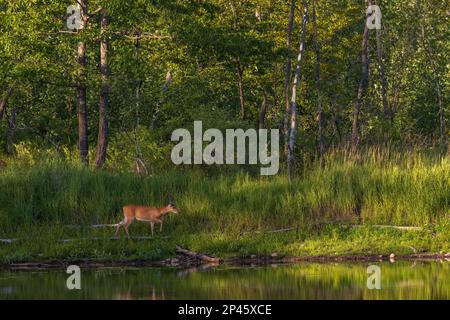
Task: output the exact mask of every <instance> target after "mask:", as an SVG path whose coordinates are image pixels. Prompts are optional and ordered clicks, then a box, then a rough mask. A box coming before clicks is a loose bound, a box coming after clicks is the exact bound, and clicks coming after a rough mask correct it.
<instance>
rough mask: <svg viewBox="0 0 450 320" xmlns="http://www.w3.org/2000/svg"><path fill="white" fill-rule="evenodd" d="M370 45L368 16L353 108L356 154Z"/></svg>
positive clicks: (353, 137)
mask: <svg viewBox="0 0 450 320" xmlns="http://www.w3.org/2000/svg"><path fill="white" fill-rule="evenodd" d="M371 4H372V0H367V5H368V6H370V5H371ZM368 45H369V28H368V27H367V15H366V18H365V19H364V33H363V39H362V52H361V76H360V79H359V84H358V92H357V95H356V101H355V104H354V108H353V122H352V136H351V148H352V151H353V152H356V150H357V148H358V145H359V139H360V138H359V129H360V119H359V116H360V112H361V104H362V99H363V95H364V90H365V88H366V87H367V82H368V70H369V66H368Z"/></svg>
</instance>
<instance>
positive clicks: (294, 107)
mask: <svg viewBox="0 0 450 320" xmlns="http://www.w3.org/2000/svg"><path fill="white" fill-rule="evenodd" d="M307 21H308V7H307V4H306V0H303V19H302V38H301V41H300V48H299V50H298V55H297V66H296V68H295V75H294V82H293V84H292V96H291V108H290V114H291V116H290V130H289V139H288V148H289V156H288V159H287V167H288V179H289V182H291V173H292V172H291V171H292V163H293V161H294V145H295V135H296V129H297V88H298V84H299V80H300V76H301V67H302V57H303V52H304V51H305V40H306V23H307Z"/></svg>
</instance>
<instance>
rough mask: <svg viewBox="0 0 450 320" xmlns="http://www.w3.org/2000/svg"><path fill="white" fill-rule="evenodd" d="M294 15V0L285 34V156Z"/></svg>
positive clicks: (289, 113) (286, 149)
mask: <svg viewBox="0 0 450 320" xmlns="http://www.w3.org/2000/svg"><path fill="white" fill-rule="evenodd" d="M294 17H295V0H292V1H291V10H290V13H289V23H288V28H287V35H286V48H287V59H286V77H285V80H284V101H285V117H284V123H283V136H284V153H285V155H286V156H288V154H289V151H288V150H289V148H288V136H289V119H290V116H291V99H290V94H289V90H290V87H291V68H292V67H291V66H292V62H291V35H292V28H293V27H294Z"/></svg>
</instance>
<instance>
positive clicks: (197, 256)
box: [176, 246, 220, 263]
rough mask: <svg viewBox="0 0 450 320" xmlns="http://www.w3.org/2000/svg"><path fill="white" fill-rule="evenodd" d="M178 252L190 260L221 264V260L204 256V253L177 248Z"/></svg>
mask: <svg viewBox="0 0 450 320" xmlns="http://www.w3.org/2000/svg"><path fill="white" fill-rule="evenodd" d="M176 250H177V252H178V253H181V254H183V255H185V256H188V257H190V258H194V259H199V260H201V261H205V262H209V263H219V262H220V259H219V258H213V257H210V256H207V255H206V254H203V253H197V252H194V251H190V250H187V249H184V248H182V247H180V246H176Z"/></svg>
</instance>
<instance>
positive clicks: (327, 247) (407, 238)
mask: <svg viewBox="0 0 450 320" xmlns="http://www.w3.org/2000/svg"><path fill="white" fill-rule="evenodd" d="M329 157H330V158H329V159H328V162H327V163H328V165H327V167H326V169H325V170H323V171H322V170H320V169H319V168H318V167H315V166H311V167H310V168H307V169H306V170H305V173H304V174H303V175H300V176H299V177H298V178H296V179H295V180H294V181H293V183H292V185H288V184H287V181H286V177H285V176H283V175H281V174H280V175H278V176H274V177H259V176H251V175H249V174H245V173H233V174H228V175H224V174H222V175H209V174H206V173H204V172H201V171H193V170H190V171H185V170H182V169H179V170H177V171H176V172H175V171H168V172H165V173H161V174H159V175H155V176H152V177H147V178H144V179H140V178H137V177H136V176H134V175H132V174H128V173H116V172H110V171H101V170H93V169H87V168H83V167H81V166H77V165H73V164H71V163H70V162H60V161H55V160H51V161H39V162H36V163H34V164H31V165H30V164H29V163H28V164H24V163H21V162H17V161H9V162H8V163H7V166H6V167H5V168H3V169H1V170H2V171H0V190H1V192H0V238H19V240H18V241H15V242H13V243H11V244H5V243H3V244H2V243H0V252H1V254H0V260H1V262H12V261H36V260H48V259H80V258H82V259H84V258H92V259H162V258H165V257H169V256H173V255H174V247H175V244H181V245H183V246H185V247H188V248H190V249H192V250H195V251H203V252H209V253H211V254H213V255H217V256H220V257H229V256H239V255H250V254H261V255H262V254H264V255H266V254H271V253H273V252H277V253H278V254H279V255H292V256H303V255H352V254H389V253H391V252H395V253H396V254H406V253H412V250H417V251H424V252H436V251H441V250H444V251H450V187H449V186H450V161H449V159H448V158H445V157H444V158H442V157H439V156H432V155H425V154H423V153H422V154H421V153H408V154H391V155H386V154H383V155H381V154H379V153H377V152H375V151H373V152H366V153H365V154H364V155H362V156H360V157H359V158H358V159H357V160H354V159H350V158H348V157H345V156H343V155H342V154H339V155H338V154H334V155H333V154H331V155H330V156H329ZM169 195H171V196H172V197H173V199H174V200H175V203H176V205H177V206H178V207H179V209H180V214H179V215H172V216H169V217H168V218H167V219H166V221H167V223H166V224H165V226H164V228H165V230H164V231H163V233H162V234H159V233H158V234H157V235H156V236H155V238H154V239H150V240H139V241H127V240H125V239H121V240H118V241H117V240H116V241H113V240H110V239H109V237H110V236H111V235H112V234H113V232H114V230H113V229H112V228H102V229H92V228H89V227H82V228H74V227H70V226H71V225H77V226H88V225H91V224H98V223H117V222H118V221H119V220H121V218H122V213H121V207H122V205H123V204H126V203H142V204H152V205H165V204H166V202H167V199H168V197H169ZM351 224H363V225H364V227H362V228H350V227H349V225H351ZM374 224H389V225H409V226H420V227H423V229H422V230H421V231H402V230H396V229H380V228H376V227H374V226H373V225H374ZM284 228H293V230H290V231H286V232H279V233H264V231H270V230H278V229H284ZM122 232H123V231H122ZM130 232H131V234H132V235H134V236H144V235H145V236H147V235H149V227H148V225H146V224H144V223H135V224H133V225H132V226H131V228H130ZM122 236H123V234H122ZM92 237H97V238H105V239H96V240H92V239H90V238H92ZM62 239H75V240H72V241H69V242H61V241H60V240H62ZM413 248H414V249H413Z"/></svg>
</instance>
